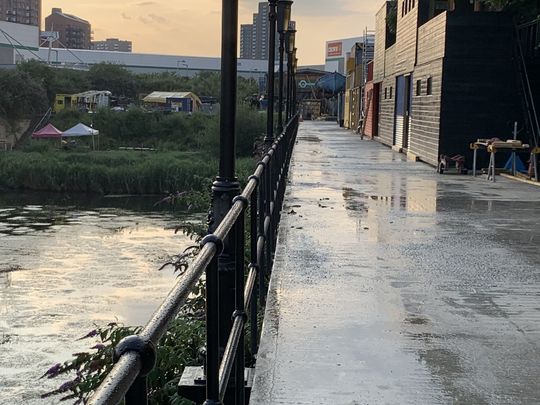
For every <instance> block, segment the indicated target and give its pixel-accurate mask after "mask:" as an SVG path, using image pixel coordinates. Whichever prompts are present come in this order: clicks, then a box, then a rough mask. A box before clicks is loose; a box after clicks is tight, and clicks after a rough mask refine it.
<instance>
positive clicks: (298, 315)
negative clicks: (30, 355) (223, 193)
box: [251, 122, 540, 405]
mask: <svg viewBox="0 0 540 405" xmlns="http://www.w3.org/2000/svg"><path fill="white" fill-rule="evenodd" d="M274 268H275V270H274V273H273V275H272V281H271V286H270V291H269V296H268V307H267V313H266V317H265V323H264V328H263V338H262V346H261V349H260V353H259V359H258V363H257V370H256V377H255V382H254V384H255V386H254V391H253V394H252V397H251V403H252V404H257V405H259V404H410V403H414V404H538V403H540V384H539V380H540V300H539V298H540V188H539V187H535V186H531V185H527V184H522V183H517V182H512V181H511V180H506V179H500V180H499V182H498V183H496V184H492V183H489V182H487V181H485V180H483V179H480V178H476V179H474V178H472V177H468V176H439V175H437V174H436V173H435V170H434V169H433V168H431V167H429V166H427V165H424V164H422V163H414V162H408V161H406V160H405V158H404V156H403V155H400V154H396V153H395V152H392V151H391V150H390V149H389V148H386V147H384V146H382V145H380V144H378V143H376V142H373V141H360V139H359V138H358V136H357V135H354V134H353V133H352V132H348V131H344V130H341V129H339V128H338V127H336V126H335V124H332V123H311V122H305V123H303V124H302V125H301V127H300V131H299V135H298V144H297V145H296V150H295V152H294V157H293V163H292V165H291V173H290V184H289V186H288V190H287V197H286V201H285V208H284V212H283V216H282V222H281V227H280V236H279V246H278V250H277V253H276V260H275V267H274Z"/></svg>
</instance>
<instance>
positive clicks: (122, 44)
mask: <svg viewBox="0 0 540 405" xmlns="http://www.w3.org/2000/svg"><path fill="white" fill-rule="evenodd" d="M92 49H94V50H96V51H114V52H131V51H132V50H133V44H132V43H131V41H123V40H120V39H118V38H107V39H105V40H104V41H93V42H92Z"/></svg>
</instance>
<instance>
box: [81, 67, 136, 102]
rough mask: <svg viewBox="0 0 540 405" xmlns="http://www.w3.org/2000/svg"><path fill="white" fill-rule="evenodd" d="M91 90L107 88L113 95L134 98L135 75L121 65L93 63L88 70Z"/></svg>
mask: <svg viewBox="0 0 540 405" xmlns="http://www.w3.org/2000/svg"><path fill="white" fill-rule="evenodd" d="M88 78H89V80H90V84H91V86H92V90H108V91H110V92H112V93H113V95H115V96H119V97H130V98H135V97H136V96H137V86H136V82H135V77H134V76H133V74H132V73H131V72H130V71H128V70H127V69H126V68H124V67H123V66H119V65H113V64H111V63H99V64H97V65H93V66H92V67H91V68H90V71H89V72H88Z"/></svg>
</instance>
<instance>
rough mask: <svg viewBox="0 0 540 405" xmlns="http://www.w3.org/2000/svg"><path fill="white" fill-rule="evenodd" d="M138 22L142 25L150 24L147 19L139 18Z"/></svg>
mask: <svg viewBox="0 0 540 405" xmlns="http://www.w3.org/2000/svg"><path fill="white" fill-rule="evenodd" d="M139 21H140V22H142V23H143V24H150V23H151V21H150V20H149V19H148V18H144V17H143V16H140V17H139Z"/></svg>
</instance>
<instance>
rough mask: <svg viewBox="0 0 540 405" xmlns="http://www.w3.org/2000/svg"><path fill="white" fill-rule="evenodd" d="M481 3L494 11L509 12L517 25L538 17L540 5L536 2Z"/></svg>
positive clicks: (489, 0)
mask: <svg viewBox="0 0 540 405" xmlns="http://www.w3.org/2000/svg"><path fill="white" fill-rule="evenodd" d="M482 3H484V4H485V5H486V6H487V7H489V8H490V9H492V10H495V11H508V12H511V13H512V14H513V15H514V16H515V18H516V21H517V22H518V23H521V22H528V21H532V20H533V19H535V18H538V17H540V3H538V1H537V0H482Z"/></svg>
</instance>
